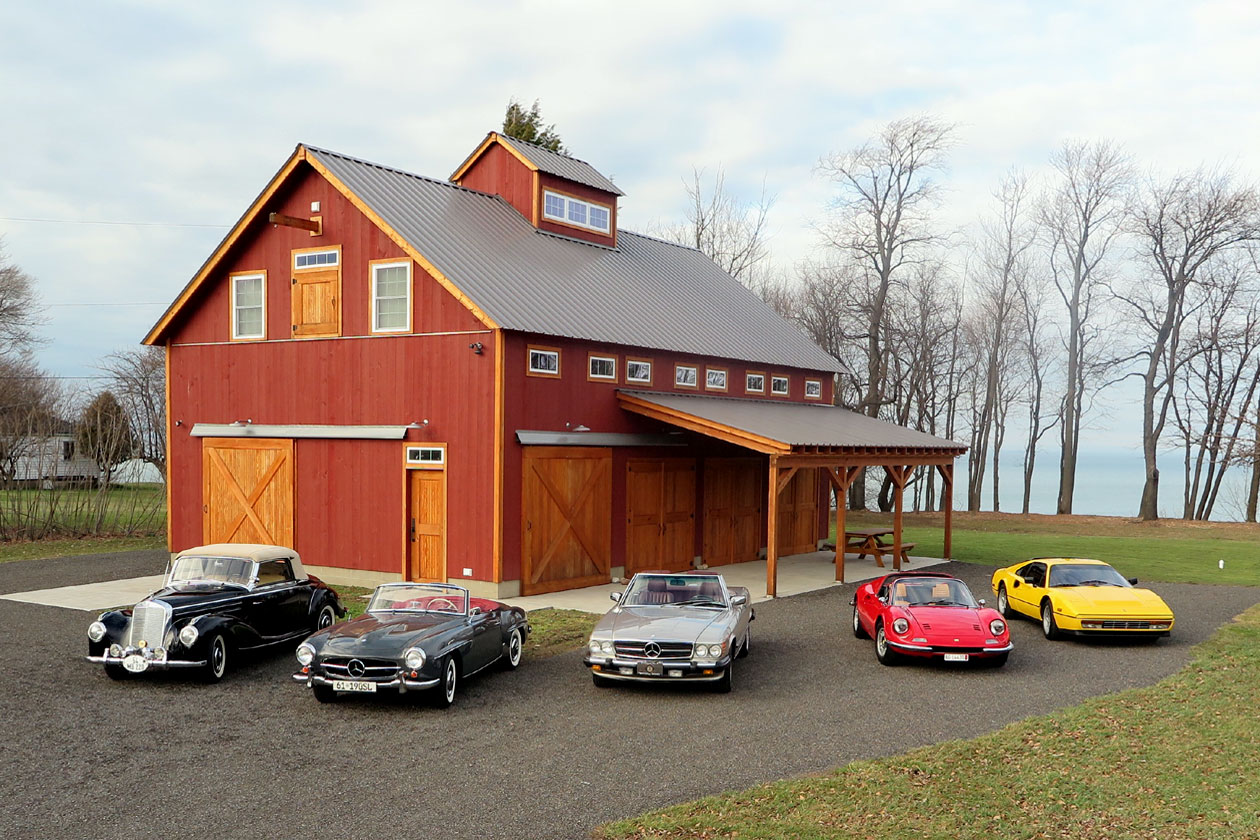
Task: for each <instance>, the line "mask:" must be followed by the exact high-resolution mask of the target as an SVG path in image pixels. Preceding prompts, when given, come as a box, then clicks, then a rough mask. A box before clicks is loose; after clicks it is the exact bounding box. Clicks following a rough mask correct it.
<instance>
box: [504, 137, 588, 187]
mask: <svg viewBox="0 0 1260 840" xmlns="http://www.w3.org/2000/svg"><path fill="white" fill-rule="evenodd" d="M491 134H494V135H497V136H499V137H505V138H507V139H509V140H514V141H515V142H517V143H524V144H525V145H526V146H533V147H534V148H535V149H542V150H543V151H544V152H551V153H552V154H553V155H558V156H559V157H562V158H568V159H569V160H572V161H577V162H578V163H584V164H586V165H587V166H589V167H590V168H591V169H595V171H596V172H599V170H598V169H596V168H595V165H594V164H593V163H591V162H590V161H587V160H582V159H581V158H580V157H574V156H573V155H571V154H569V153H568V152H557V151H556V150H555V149H548V148H547V147H546V146H544V145H543V144H542V143H535V142H534V141H533V140H525V139H522V138H520V137H513V136H512V135H511V134H507V133H505V132H504V131H502V130H498V131H491ZM601 174H602V173H601ZM604 177H608V176H606V175H605V176H604ZM608 180H610V181H611V180H612V179H611V178H609V179H608Z"/></svg>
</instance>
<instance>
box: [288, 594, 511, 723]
mask: <svg viewBox="0 0 1260 840" xmlns="http://www.w3.org/2000/svg"><path fill="white" fill-rule="evenodd" d="M528 636H529V622H528V621H527V620H526V618H525V611H524V610H522V609H521V608H520V607H509V606H507V605H506V604H501V603H499V602H498V601H491V600H489V599H486V598H471V597H469V594H468V590H467V589H465V588H463V587H462V586H454V585H452V584H447V583H384V584H381V585H380V586H378V587H376V591H375V592H373V593H372V599H371V600H370V601H369V602H368V606H367V611H366V612H364V614H363V615H361V616H359V617H358V618H355V619H352V620H350V621H346V622H342V623H341V624H335V625H333V626H332V627H328V628H326V629H323V630H320V631H319V632H317V633H315V634H314V635H313V636H311V637H310V638H309V639H307V640H306V641H305V642H303V643H302V644H300V645H298V649H297V660H298V664H299V665H301V666H302V667H301V670H299V671H298V672H297V673H296V674H294V675H293V679H294V680H296V681H298V682H300V683H305V684H306V685H308V686H310V687H311V689H312V691H313V693H314V694H315V699H316V700H318V701H320V702H321V703H331V702H333V701H334V700H336V699H337V696H338V695H339V694H341V693H345V694H375V693H377V692H382V691H392V692H399V693H406V692H409V691H427V692H430V695H429V696H430V699H431V700H432V702H433V704H434V705H435V706H437V707H438V708H443V709H444V708H446V707H447V706H449V705H451V703H452V702H453V701H454V700H455V691H456V689H457V687H458V686H459V683H460V682H461V681H462V680H463V679H464V678H465V677H470V676H472V675H473V674H475V673H477V672H478V671H481V670H483V669H485V668H488V667H490V666H491V665H494V664H496V663H498V664H500V665H501V666H503V667H505V668H509V669H514V668H516V666H518V665H520V664H521V651H522V650H523V649H524V644H525V639H526V638H527V637H528Z"/></svg>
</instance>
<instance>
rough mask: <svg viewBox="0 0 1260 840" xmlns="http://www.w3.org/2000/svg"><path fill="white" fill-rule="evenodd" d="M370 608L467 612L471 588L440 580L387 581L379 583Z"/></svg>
mask: <svg viewBox="0 0 1260 840" xmlns="http://www.w3.org/2000/svg"><path fill="white" fill-rule="evenodd" d="M367 608H368V612H381V611H386V610H388V611H391V612H436V613H450V614H451V615H464V613H466V612H467V611H468V592H467V590H464V589H461V588H459V587H458V586H444V585H442V584H437V583H404V584H396V583H393V584H387V585H385V586H378V587H376V591H375V592H373V593H372V600H371V601H369V602H368V607H367Z"/></svg>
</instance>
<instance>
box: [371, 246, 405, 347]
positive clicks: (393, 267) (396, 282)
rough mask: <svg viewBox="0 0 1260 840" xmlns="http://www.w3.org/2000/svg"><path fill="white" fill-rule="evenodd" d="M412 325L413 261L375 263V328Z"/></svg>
mask: <svg viewBox="0 0 1260 840" xmlns="http://www.w3.org/2000/svg"><path fill="white" fill-rule="evenodd" d="M410 329H411V261H410V260H408V261H406V262H382V263H377V262H374V263H372V332H377V333H390V332H407V331H409V330H410Z"/></svg>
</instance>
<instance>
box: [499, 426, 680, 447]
mask: <svg viewBox="0 0 1260 840" xmlns="http://www.w3.org/2000/svg"><path fill="white" fill-rule="evenodd" d="M681 437H682V434H681V433H679V432H672V433H670V434H664V435H655V434H630V433H624V432H541V431H529V430H526V429H517V430H516V440H517V442H518V443H520V444H521V445H522V446H608V447H614V446H686V445H687V442H686V441H685V440H681Z"/></svg>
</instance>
